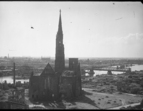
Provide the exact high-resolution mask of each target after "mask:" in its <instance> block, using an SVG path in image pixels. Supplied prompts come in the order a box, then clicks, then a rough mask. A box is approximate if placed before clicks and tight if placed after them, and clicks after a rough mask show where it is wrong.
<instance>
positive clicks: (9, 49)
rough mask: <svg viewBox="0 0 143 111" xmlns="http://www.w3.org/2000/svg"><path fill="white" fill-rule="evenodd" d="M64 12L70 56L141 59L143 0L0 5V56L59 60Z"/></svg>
mask: <svg viewBox="0 0 143 111" xmlns="http://www.w3.org/2000/svg"><path fill="white" fill-rule="evenodd" d="M60 9H61V11H62V12H61V13H62V26H63V34H64V45H65V56H66V57H143V4H141V3H140V2H0V56H7V55H8V54H9V55H10V56H11V57H13V56H31V57H41V56H43V57H55V40H56V34H57V30H58V22H59V10H60ZM31 27H33V28H31Z"/></svg>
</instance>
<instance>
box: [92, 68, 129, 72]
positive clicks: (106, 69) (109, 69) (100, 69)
mask: <svg viewBox="0 0 143 111" xmlns="http://www.w3.org/2000/svg"><path fill="white" fill-rule="evenodd" d="M91 70H98V71H118V72H128V71H130V69H129V68H125V69H116V68H93V69H91Z"/></svg>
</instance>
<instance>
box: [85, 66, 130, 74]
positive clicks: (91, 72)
mask: <svg viewBox="0 0 143 111" xmlns="http://www.w3.org/2000/svg"><path fill="white" fill-rule="evenodd" d="M85 70H86V69H85ZM87 70H90V71H89V74H91V75H93V74H94V70H98V71H107V74H109V75H111V74H112V71H117V72H127V73H130V72H131V69H130V68H124V69H117V68H113V67H112V68H111V67H107V68H93V67H92V68H89V69H87Z"/></svg>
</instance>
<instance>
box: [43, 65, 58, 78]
mask: <svg viewBox="0 0 143 111" xmlns="http://www.w3.org/2000/svg"><path fill="white" fill-rule="evenodd" d="M54 74H55V71H54V70H53V68H52V67H51V65H50V64H49V63H48V64H47V66H46V67H45V68H44V70H43V72H42V73H41V76H48V75H54Z"/></svg>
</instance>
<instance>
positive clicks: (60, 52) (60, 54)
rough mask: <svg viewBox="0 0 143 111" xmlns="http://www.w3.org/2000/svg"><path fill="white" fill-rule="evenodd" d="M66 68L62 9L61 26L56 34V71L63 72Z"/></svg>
mask: <svg viewBox="0 0 143 111" xmlns="http://www.w3.org/2000/svg"><path fill="white" fill-rule="evenodd" d="M64 68H65V54H64V44H63V31H62V20H61V10H60V17H59V26H58V32H57V35H56V58H55V71H56V72H59V73H61V72H63V70H64Z"/></svg>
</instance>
